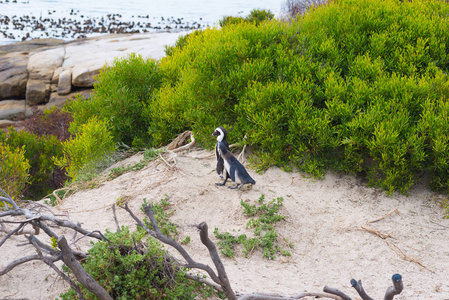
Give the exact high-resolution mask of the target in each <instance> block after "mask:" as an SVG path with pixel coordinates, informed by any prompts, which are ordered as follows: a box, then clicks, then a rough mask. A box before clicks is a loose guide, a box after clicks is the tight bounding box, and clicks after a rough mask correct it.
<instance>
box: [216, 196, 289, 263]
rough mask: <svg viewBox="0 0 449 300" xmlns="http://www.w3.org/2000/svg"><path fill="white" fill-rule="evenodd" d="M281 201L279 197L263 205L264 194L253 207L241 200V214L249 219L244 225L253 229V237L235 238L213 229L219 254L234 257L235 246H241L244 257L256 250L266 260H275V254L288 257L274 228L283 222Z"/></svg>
mask: <svg viewBox="0 0 449 300" xmlns="http://www.w3.org/2000/svg"><path fill="white" fill-rule="evenodd" d="M283 201H284V199H283V198H282V197H279V198H277V199H273V200H272V201H270V202H268V203H265V195H264V194H262V195H261V196H260V197H259V199H258V200H257V203H255V204H253V205H250V204H248V203H246V202H244V201H243V200H242V201H240V204H241V205H242V206H243V208H244V210H243V214H245V215H246V216H247V217H251V218H250V219H249V220H248V222H247V223H246V227H247V228H253V230H254V231H253V232H254V237H252V238H248V237H247V236H246V235H245V234H242V235H239V236H238V237H235V236H233V235H231V234H230V233H229V232H225V233H220V232H219V231H218V228H215V230H214V234H215V237H216V238H218V239H219V240H220V241H219V242H218V243H217V244H218V246H219V248H220V251H221V253H222V254H223V255H225V256H227V257H234V256H235V253H234V250H235V246H236V245H238V244H241V245H242V246H243V250H242V253H243V255H244V256H245V257H250V256H251V255H252V254H253V252H254V251H255V250H256V249H258V248H261V249H262V251H263V255H264V257H265V258H268V259H275V258H276V253H280V254H281V255H283V256H290V255H291V253H290V252H289V251H286V250H282V249H281V247H280V246H279V243H278V234H277V232H276V230H275V227H274V225H275V224H276V223H277V222H279V221H282V220H285V216H282V215H280V214H279V208H280V207H281V206H282V202H283ZM289 247H290V248H292V247H293V244H292V243H290V244H289Z"/></svg>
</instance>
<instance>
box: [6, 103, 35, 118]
mask: <svg viewBox="0 0 449 300" xmlns="http://www.w3.org/2000/svg"><path fill="white" fill-rule="evenodd" d="M32 114H33V113H32V111H31V107H30V106H28V105H27V104H26V101H25V100H3V101H0V120H11V121H16V120H23V119H25V118H26V117H28V116H30V115H32Z"/></svg>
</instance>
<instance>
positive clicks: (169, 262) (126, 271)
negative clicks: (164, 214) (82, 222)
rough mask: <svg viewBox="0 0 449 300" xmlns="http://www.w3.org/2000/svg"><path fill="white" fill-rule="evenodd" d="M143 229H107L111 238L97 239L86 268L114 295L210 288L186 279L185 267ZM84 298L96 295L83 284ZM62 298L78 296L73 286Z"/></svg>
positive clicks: (189, 294) (184, 295)
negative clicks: (113, 231) (178, 263)
mask: <svg viewBox="0 0 449 300" xmlns="http://www.w3.org/2000/svg"><path fill="white" fill-rule="evenodd" d="M145 234H146V233H145V231H143V230H138V231H136V232H134V233H130V232H129V229H128V227H122V229H121V231H119V232H115V233H112V232H109V231H106V234H105V236H106V238H107V239H108V240H109V241H110V242H106V241H100V242H96V243H95V244H93V245H92V248H91V249H89V256H88V259H87V260H86V261H85V262H84V263H83V267H84V268H85V270H86V271H87V272H88V273H89V274H90V275H91V276H92V277H93V278H94V279H95V280H96V281H97V282H98V283H99V284H100V285H101V286H102V287H104V288H105V289H106V291H107V292H108V293H109V294H110V295H111V296H112V298H114V299H123V300H124V299H136V300H138V299H142V300H143V299H198V298H197V297H201V296H202V297H208V296H211V294H212V293H213V291H212V290H211V288H206V287H204V286H202V285H200V284H196V283H192V282H191V281H188V280H187V279H186V278H185V277H184V275H185V274H186V270H185V269H183V268H179V267H177V266H176V265H175V263H174V260H173V259H172V258H171V257H170V256H169V255H168V253H167V252H166V251H165V250H164V249H163V248H162V246H161V245H160V244H159V243H158V242H157V241H156V240H155V239H154V238H152V237H150V238H148V239H146V240H145V239H144V236H145ZM83 293H84V294H85V297H86V299H96V297H95V296H94V295H93V294H92V293H90V292H88V291H87V290H86V289H85V288H84V287H83ZM60 297H61V299H64V300H68V299H77V297H76V294H75V292H74V291H73V289H71V290H69V291H68V292H67V293H64V294H61V295H60Z"/></svg>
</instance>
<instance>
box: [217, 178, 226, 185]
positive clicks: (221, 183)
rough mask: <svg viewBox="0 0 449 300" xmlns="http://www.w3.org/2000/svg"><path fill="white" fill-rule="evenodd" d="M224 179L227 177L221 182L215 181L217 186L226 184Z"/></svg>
mask: <svg viewBox="0 0 449 300" xmlns="http://www.w3.org/2000/svg"><path fill="white" fill-rule="evenodd" d="M226 181H228V179H227V178H226V179H225V180H224V181H223V182H217V183H216V185H218V186H222V185H225V184H226Z"/></svg>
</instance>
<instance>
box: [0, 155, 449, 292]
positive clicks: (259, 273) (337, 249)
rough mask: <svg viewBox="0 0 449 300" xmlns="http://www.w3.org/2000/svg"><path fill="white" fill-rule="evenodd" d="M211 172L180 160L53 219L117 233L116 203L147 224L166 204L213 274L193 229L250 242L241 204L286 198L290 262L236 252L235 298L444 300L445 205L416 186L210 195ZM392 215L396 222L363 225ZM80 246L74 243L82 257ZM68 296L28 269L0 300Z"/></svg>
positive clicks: (283, 183) (270, 176) (263, 184)
mask: <svg viewBox="0 0 449 300" xmlns="http://www.w3.org/2000/svg"><path fill="white" fill-rule="evenodd" d="M140 158H141V155H136V156H133V157H131V158H129V159H127V160H126V161H123V162H121V163H120V164H134V163H135V162H137V161H139V160H140ZM214 165H215V157H214V156H213V153H212V152H211V151H205V150H201V149H194V150H191V151H188V152H181V153H179V154H178V156H177V157H176V167H173V168H169V167H168V166H167V165H166V164H165V163H164V162H163V161H162V160H161V159H157V160H155V161H153V162H151V163H150V164H149V165H148V166H147V167H145V168H144V169H142V170H140V171H137V172H131V173H126V174H124V175H122V176H120V177H118V178H116V179H114V180H112V181H107V182H105V183H104V184H103V185H102V186H100V187H99V188H96V189H92V190H81V191H78V192H77V193H75V194H73V195H72V196H70V197H68V198H67V199H66V200H65V201H64V203H63V204H62V205H61V206H60V207H58V209H59V210H65V211H68V212H69V213H70V219H71V220H72V221H79V222H82V223H83V227H84V228H86V229H91V230H93V229H98V230H102V231H104V230H105V229H106V228H109V229H111V230H115V224H114V221H113V215H112V210H111V205H112V204H113V203H114V202H115V201H116V199H117V198H118V197H122V198H129V199H130V200H129V205H130V207H131V208H132V209H133V210H134V212H135V213H137V214H138V215H139V216H140V217H143V214H142V213H141V212H140V207H141V205H142V203H143V199H144V198H146V199H147V200H148V201H159V200H160V199H161V198H163V197H164V195H165V194H167V195H168V196H169V197H170V203H171V204H172V206H171V208H172V209H173V210H174V214H173V216H172V217H171V218H170V220H171V221H172V222H174V223H175V224H177V225H178V229H179V232H180V235H179V239H180V240H183V239H184V238H185V237H186V236H190V237H191V239H192V241H191V243H190V244H188V245H187V246H186V248H187V250H188V251H189V253H190V254H192V256H193V257H194V259H196V260H197V261H202V262H206V263H208V264H210V265H213V264H212V263H211V261H210V259H209V258H208V254H207V250H206V249H205V247H204V246H203V245H202V244H201V242H200V241H199V237H198V233H197V231H196V229H195V228H194V227H193V225H195V224H198V223H200V222H202V221H205V222H207V224H208V225H209V229H210V234H209V235H210V237H211V238H212V239H213V240H214V241H217V240H216V239H215V236H214V235H213V233H212V232H213V229H214V228H215V227H218V228H219V230H220V231H229V232H231V233H232V232H235V234H236V235H237V234H241V233H247V234H251V230H248V229H246V228H245V227H246V222H247V218H246V217H245V216H244V215H243V208H242V207H241V205H240V200H244V201H249V202H250V203H254V202H255V201H256V200H257V199H258V198H259V197H260V196H261V194H265V195H266V199H267V200H271V199H273V198H276V197H283V198H284V205H283V207H282V209H281V213H282V214H283V215H286V216H287V219H286V221H283V222H280V223H279V225H278V226H277V229H278V232H279V233H280V235H281V236H282V237H285V238H287V239H288V240H289V241H291V242H292V243H293V244H294V246H295V248H294V249H293V251H292V256H291V257H287V258H286V257H280V256H278V258H277V259H276V260H274V261H269V260H267V259H265V258H263V255H262V253H261V252H260V251H258V252H256V253H254V255H253V256H252V257H250V258H244V257H243V255H242V253H241V252H239V251H237V252H236V253H237V255H236V258H235V259H229V258H223V262H224V265H225V267H226V270H227V272H228V275H229V278H230V281H231V285H232V287H233V289H234V290H236V291H239V292H248V293H249V292H278V293H282V294H285V295H293V294H296V293H300V292H303V291H310V292H321V291H322V289H323V287H324V286H325V285H328V286H331V287H335V288H338V289H340V290H343V291H344V292H346V293H347V294H349V295H350V296H352V297H353V298H354V299H359V298H358V295H357V294H356V292H355V290H353V289H352V288H351V286H350V283H349V281H350V279H351V278H355V279H357V280H358V279H361V280H362V282H363V285H364V287H365V290H366V291H367V292H368V293H369V294H370V296H371V297H374V298H375V299H381V298H383V295H384V293H385V290H386V288H387V287H388V286H390V285H391V276H392V275H393V274H395V273H400V274H401V275H402V276H403V281H404V284H405V288H404V291H403V292H402V294H401V295H399V296H397V297H396V298H395V299H449V220H446V219H443V211H442V209H441V208H440V207H439V206H438V205H437V204H436V202H437V201H438V200H441V199H442V198H443V196H441V195H437V194H434V193H431V192H430V191H429V190H428V189H426V188H425V187H423V186H416V187H414V188H412V189H411V190H410V195H409V196H403V195H399V194H394V195H393V196H392V197H389V196H387V195H386V194H385V193H383V192H382V191H380V190H378V189H374V188H369V187H366V186H365V185H364V184H362V183H361V182H359V180H357V179H356V178H354V177H352V176H340V175H336V174H332V173H330V174H327V175H326V178H325V179H324V180H321V181H320V180H314V179H307V178H305V177H303V176H302V175H301V174H299V173H286V172H283V171H282V170H280V169H278V168H272V169H269V170H267V171H266V172H265V173H263V174H262V175H260V174H257V173H255V172H254V171H253V170H251V169H250V170H249V173H250V174H251V175H252V176H253V178H254V179H255V180H256V185H255V186H253V187H252V188H245V190H244V191H235V190H230V189H228V188H226V187H218V186H215V184H214V183H215V182H219V181H220V180H219V178H218V175H217V174H216V172H215V171H214ZM396 209H397V211H398V212H399V213H393V214H391V215H389V216H387V217H385V218H383V219H382V220H379V221H377V222H374V223H370V224H367V222H369V221H373V220H376V219H378V218H380V217H382V216H385V215H386V214H388V213H390V212H392V211H394V210H396ZM118 219H119V222H120V223H121V224H122V225H131V226H132V227H134V221H133V220H132V219H131V217H130V216H129V215H127V213H126V212H125V211H124V210H121V209H119V210H118ZM366 224H367V225H366ZM363 225H366V226H367V227H368V228H371V229H374V230H377V231H378V232H380V233H383V234H390V236H391V237H389V238H386V239H382V238H381V237H379V236H378V235H376V234H373V233H370V232H368V231H366V230H364V229H362V226H363ZM3 236H4V234H0V238H1V237H3ZM66 236H67V237H71V233H70V232H67V233H66ZM23 240H24V238H23V237H14V238H13V239H10V240H9V241H8V242H7V243H6V244H5V245H4V246H2V247H0V257H1V258H2V259H1V263H0V267H1V268H3V267H4V266H5V265H6V264H7V263H8V262H9V261H11V260H12V259H15V258H18V257H21V256H23V255H25V253H27V252H29V253H34V250H33V249H32V247H30V246H26V247H21V248H17V247H16V244H18V243H20V242H21V241H23ZM86 244H87V241H85V242H81V243H80V245H82V246H83V248H84V249H86ZM169 250H171V249H169ZM66 289H67V284H65V283H63V282H62V280H60V279H57V276H56V275H55V273H54V271H52V270H50V269H49V267H47V266H46V265H44V264H43V263H41V262H34V263H27V264H25V265H22V266H19V267H17V268H16V269H14V270H13V271H11V272H10V273H9V274H7V275H6V276H3V277H0V298H14V299H17V298H29V299H54V298H55V297H56V296H58V295H59V293H60V292H63V291H64V290H66Z"/></svg>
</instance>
